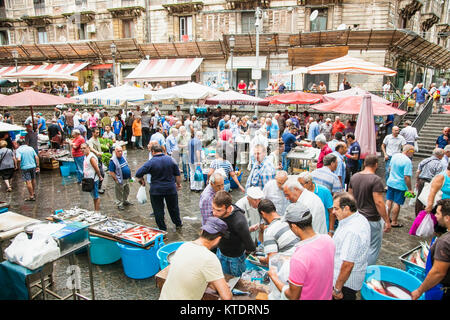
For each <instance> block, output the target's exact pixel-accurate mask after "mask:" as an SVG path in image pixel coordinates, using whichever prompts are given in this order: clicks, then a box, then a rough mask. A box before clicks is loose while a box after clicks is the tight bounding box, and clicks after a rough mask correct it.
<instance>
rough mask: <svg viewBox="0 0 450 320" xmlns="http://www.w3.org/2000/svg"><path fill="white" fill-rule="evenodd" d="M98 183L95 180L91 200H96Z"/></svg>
mask: <svg viewBox="0 0 450 320" xmlns="http://www.w3.org/2000/svg"><path fill="white" fill-rule="evenodd" d="M99 182H100V180H97V181H95V182H94V189H92V191H91V196H92V199H94V200H95V199H98V183H99Z"/></svg>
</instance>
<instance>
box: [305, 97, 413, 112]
mask: <svg viewBox="0 0 450 320" xmlns="http://www.w3.org/2000/svg"><path fill="white" fill-rule="evenodd" d="M362 100H363V96H350V97H345V98H342V99H337V100H332V101H329V102H324V103H320V104H316V105H312V106H311V108H313V109H315V110H319V111H324V112H336V113H342V114H359V113H360V111H361V104H362ZM372 106H373V114H374V115H375V116H387V115H390V114H396V115H403V114H405V113H406V111H403V110H400V109H397V108H393V107H391V106H389V105H387V104H384V103H379V102H375V101H372Z"/></svg>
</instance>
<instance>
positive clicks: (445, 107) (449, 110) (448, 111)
mask: <svg viewBox="0 0 450 320" xmlns="http://www.w3.org/2000/svg"><path fill="white" fill-rule="evenodd" d="M442 108H444V109H445V110H447V111H445V112H444V113H446V114H450V105H446V106H442Z"/></svg>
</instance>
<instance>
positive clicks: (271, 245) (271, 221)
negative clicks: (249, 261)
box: [258, 199, 300, 264]
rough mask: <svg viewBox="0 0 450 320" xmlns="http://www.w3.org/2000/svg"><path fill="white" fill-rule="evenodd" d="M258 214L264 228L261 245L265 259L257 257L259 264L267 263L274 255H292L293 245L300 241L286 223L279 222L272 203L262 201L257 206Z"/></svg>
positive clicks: (279, 219) (279, 217)
mask: <svg viewBox="0 0 450 320" xmlns="http://www.w3.org/2000/svg"><path fill="white" fill-rule="evenodd" d="M258 212H259V215H260V216H261V218H262V219H263V220H264V223H265V225H266V226H265V228H264V229H262V228H261V229H260V231H264V235H263V243H264V253H265V254H266V256H265V257H263V258H261V257H258V259H259V261H260V262H261V263H266V264H268V263H269V259H270V257H271V256H273V255H274V254H276V253H282V254H286V255H292V253H294V251H295V245H296V244H297V243H298V242H299V241H300V239H299V238H298V237H297V236H296V235H295V234H294V233H293V232H292V231H291V229H290V228H289V225H288V224H287V222H285V221H282V220H281V216H280V215H279V214H278V213H277V211H276V208H275V205H274V204H273V202H272V201H270V200H267V199H263V200H261V202H260V203H259V205H258Z"/></svg>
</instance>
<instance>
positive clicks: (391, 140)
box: [381, 126, 406, 182]
mask: <svg viewBox="0 0 450 320" xmlns="http://www.w3.org/2000/svg"><path fill="white" fill-rule="evenodd" d="M399 133H400V129H399V127H397V126H395V127H393V128H392V134H389V135H387V136H386V137H384V140H383V144H382V145H381V151H383V155H384V161H385V165H384V168H385V172H384V178H385V180H386V182H387V180H388V178H389V167H390V166H389V164H390V162H391V158H392V156H393V155H394V154H397V153H401V152H402V148H403V146H404V145H405V144H406V140H405V138H403V136H401V135H399Z"/></svg>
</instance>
